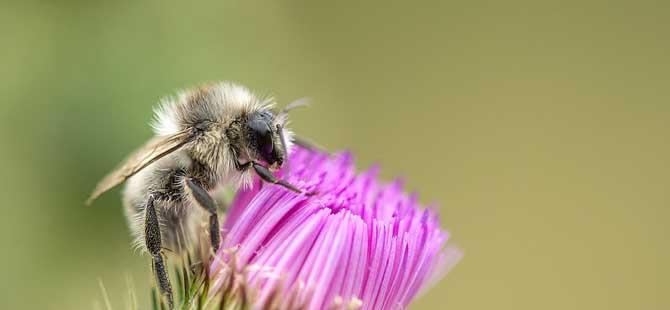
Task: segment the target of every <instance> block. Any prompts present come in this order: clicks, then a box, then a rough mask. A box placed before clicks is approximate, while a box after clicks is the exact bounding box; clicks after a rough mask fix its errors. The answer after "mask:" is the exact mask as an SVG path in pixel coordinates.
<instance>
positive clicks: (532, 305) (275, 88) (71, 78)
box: [0, 0, 670, 309]
mask: <svg viewBox="0 0 670 310" xmlns="http://www.w3.org/2000/svg"><path fill="white" fill-rule="evenodd" d="M669 8H670V7H669V5H668V2H663V1H658V2H643V1H628V2H612V1H600V2H596V1H556V2H543V3H539V2H538V1H468V2H458V3H456V2H453V3H443V2H441V1H434V2H431V3H419V2H412V3H410V2H403V3H395V2H394V3H391V2H388V1H387V2H377V3H368V4H360V3H357V2H353V1H352V2H349V3H345V2H339V1H329V2H327V3H318V4H317V3H313V2H308V1H304V2H289V1H276V2H259V1H241V0H236V1H211V2H191V3H185V2H181V1H157V0H155V1H129V0H124V1H114V2H112V1H52V2H50V1H15V2H14V3H6V2H3V3H2V4H0V39H1V41H0V73H1V74H0V137H1V139H2V143H1V144H0V147H1V148H2V151H1V152H0V159H1V162H2V163H3V164H4V165H3V167H2V169H1V171H2V174H1V175H2V178H0V191H1V192H0V194H1V195H2V196H1V197H2V199H1V201H2V211H3V212H2V215H1V216H0V240H1V241H2V250H1V251H2V252H1V254H0V266H1V267H0V268H1V269H0V278H1V280H0V308H2V309H90V308H91V307H92V306H93V305H94V303H95V302H96V301H97V302H99V301H101V297H100V289H99V288H98V279H101V280H102V281H103V282H104V283H105V285H106V286H107V288H108V290H109V293H110V295H111V299H112V301H113V304H114V306H115V308H117V309H121V308H123V307H124V305H125V302H124V299H125V298H126V290H127V289H126V287H127V286H126V278H127V277H130V278H132V282H133V283H134V284H135V286H136V287H137V289H138V291H139V292H140V293H141V296H140V297H141V298H142V299H141V304H142V305H144V306H146V305H148V299H146V298H147V294H146V293H145V292H146V291H147V289H146V288H147V284H146V283H147V282H148V280H149V277H150V275H149V272H150V271H149V268H148V261H147V259H146V257H141V256H139V255H137V254H136V253H133V251H132V250H131V249H130V247H129V243H130V237H129V235H128V232H127V228H126V225H125V222H124V218H123V216H122V212H121V210H122V209H121V207H120V201H119V194H118V190H117V191H114V192H112V193H111V194H108V195H106V196H104V197H103V198H102V199H101V200H100V201H99V202H98V203H97V204H96V205H95V206H94V207H92V208H86V207H84V206H83V203H82V202H83V200H84V199H85V197H86V195H87V194H88V193H89V191H90V190H91V189H92V187H93V185H94V184H95V182H96V181H98V179H99V178H100V177H101V176H103V175H104V174H105V173H106V172H107V171H108V170H110V169H111V168H112V167H114V166H115V165H116V164H117V163H118V162H119V160H120V159H122V158H123V157H124V156H125V155H126V154H127V153H128V152H129V151H131V150H132V149H133V148H135V147H136V146H138V145H139V144H141V143H142V142H143V141H145V140H146V139H147V138H148V137H149V136H150V135H151V131H150V128H149V126H148V125H147V122H148V121H149V120H150V119H151V116H152V106H153V105H154V104H155V103H156V102H157V100H158V99H159V98H160V97H161V96H163V95H166V94H170V93H172V92H173V91H174V90H176V89H179V88H185V87H190V86H194V85H197V84H199V83H201V82H204V81H212V80H234V81H238V82H240V83H243V84H245V85H247V86H249V87H251V88H252V89H254V90H257V91H259V92H261V93H265V94H268V93H271V94H274V95H275V96H276V97H277V98H278V100H279V101H280V102H281V103H287V102H289V101H291V100H294V99H296V98H300V97H304V96H308V97H311V98H312V101H313V103H314V104H313V106H312V107H310V108H309V109H304V110H300V111H299V112H296V113H294V114H293V124H294V125H293V127H294V128H295V129H296V130H297V131H299V132H300V133H302V134H303V135H305V136H308V137H311V138H312V139H314V140H316V141H318V142H320V143H321V144H323V145H325V146H326V147H328V148H330V149H332V150H336V149H345V148H347V149H352V150H353V151H354V152H355V153H356V155H357V158H358V159H359V167H361V168H364V167H366V166H369V165H370V164H372V163H375V162H378V163H380V164H381V165H382V167H383V176H384V177H385V178H386V179H390V178H392V177H393V176H396V175H404V176H406V177H407V179H408V186H409V188H410V189H413V190H418V191H419V192H420V193H421V195H422V196H421V197H422V201H423V202H425V203H431V202H437V203H439V204H440V205H441V212H442V221H443V223H444V225H445V227H447V228H449V229H450V230H451V231H452V233H453V236H454V238H453V240H454V242H456V243H457V244H459V245H461V246H462V247H463V248H464V249H465V251H466V256H465V259H464V260H463V261H462V262H461V263H460V264H459V265H458V266H457V267H456V268H455V269H454V270H453V272H452V273H451V274H450V275H449V276H448V277H447V278H446V279H445V280H443V281H442V282H440V283H439V284H438V285H437V286H436V287H435V288H433V289H432V290H431V291H429V292H428V293H427V294H426V295H424V296H422V297H421V298H419V299H417V301H416V302H415V303H414V304H413V308H414V309H670V294H669V292H670V267H669V266H668V261H669V259H670V247H669V246H668V238H669V237H670V231H669V230H670V229H669V228H668V224H669V219H670V206H669V202H670V194H669V193H670V190H669V186H670V181H669V178H670V177H669V175H670V167H669V165H668V158H669V157H670V146H669V144H668V142H669V139H670V128H669V127H670V124H669V122H670V101H669V99H670V74H669V72H670V65H669V63H670V58H669V57H668V55H670V41H668V38H669V37H670V11H669Z"/></svg>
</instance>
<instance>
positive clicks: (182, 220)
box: [87, 82, 310, 305]
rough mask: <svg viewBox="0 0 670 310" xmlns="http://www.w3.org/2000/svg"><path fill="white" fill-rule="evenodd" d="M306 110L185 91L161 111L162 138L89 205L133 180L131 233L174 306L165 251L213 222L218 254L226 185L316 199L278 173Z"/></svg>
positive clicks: (108, 180)
mask: <svg viewBox="0 0 670 310" xmlns="http://www.w3.org/2000/svg"><path fill="white" fill-rule="evenodd" d="M300 105H304V102H303V101H296V102H294V103H292V104H289V105H287V106H286V107H285V108H284V109H283V110H281V111H279V112H276V111H274V110H273V108H274V106H275V102H274V99H272V98H261V97H258V96H256V95H254V94H253V93H252V92H251V91H250V90H248V89H247V88H245V87H243V86H240V85H237V84H234V83H230V82H218V83H210V84H206V85H203V86H200V87H197V88H194V89H190V90H185V91H181V92H179V93H178V94H177V95H176V96H174V97H166V98H164V99H162V100H161V101H160V103H159V105H158V107H157V108H156V109H155V117H154V121H153V122H152V124H151V125H152V127H153V129H154V133H155V136H154V137H153V138H152V139H150V140H149V141H148V142H147V143H146V144H145V145H144V146H142V147H141V148H140V149H138V150H137V151H136V152H134V153H133V154H132V155H131V156H129V157H128V158H127V159H126V160H125V161H124V162H123V163H122V164H121V165H120V166H119V167H118V168H117V169H115V170H113V171H112V172H111V173H110V174H109V175H107V176H106V177H105V178H104V179H103V180H102V181H100V183H98V185H97V187H96V188H95V190H94V191H93V193H92V194H91V196H90V197H89V199H88V201H87V203H88V204H90V203H92V202H93V201H94V200H95V199H96V198H97V197H99V196H100V195H101V194H103V193H104V192H106V191H108V190H110V189H112V188H113V187H115V186H117V185H119V184H121V183H124V182H126V181H127V182H126V187H125V190H124V191H123V204H124V207H125V211H126V216H127V218H128V223H129V226H130V229H131V231H132V232H133V235H135V236H136V243H137V244H140V245H142V248H143V249H145V250H146V251H147V252H148V253H149V254H150V255H151V257H152V260H153V265H154V271H155V273H156V278H157V281H158V283H159V287H160V290H161V293H162V294H163V296H165V297H166V298H167V299H168V301H169V304H170V305H172V288H171V285H170V281H169V278H168V276H167V273H166V272H165V263H164V261H163V254H162V253H163V252H162V250H163V249H164V248H169V249H170V250H171V251H174V252H180V251H183V250H184V249H187V248H188V247H190V246H191V244H189V243H190V242H193V240H199V238H197V237H194V236H197V235H198V232H199V229H201V226H202V225H200V223H202V222H203V218H206V217H207V216H209V224H208V227H209V229H208V230H209V237H210V238H209V239H210V240H209V243H210V244H211V248H212V249H213V250H214V251H215V252H216V251H217V250H218V247H219V243H220V236H219V220H218V208H217V206H216V202H215V200H214V199H213V198H212V197H211V195H210V192H212V191H213V190H215V189H217V188H218V187H220V186H224V185H228V186H233V187H239V186H246V185H249V184H250V183H251V180H252V177H253V174H256V175H258V176H259V177H260V179H261V180H263V181H265V182H268V183H271V184H276V185H278V186H282V187H284V188H286V189H287V190H291V191H294V192H296V193H299V194H310V193H304V192H303V191H302V190H301V189H299V188H297V187H296V186H294V185H292V184H290V183H288V182H287V181H285V180H282V179H280V178H277V177H276V176H274V175H273V172H275V171H277V170H279V168H281V167H282V166H284V163H285V161H286V158H287V157H288V153H289V152H290V149H291V146H292V144H293V142H294V140H295V137H294V136H293V133H292V132H291V131H290V130H289V129H287V128H286V125H287V123H288V118H287V117H288V111H289V110H290V109H292V108H295V107H297V106H300ZM303 145H304V146H309V145H305V144H304V143H303ZM285 168H287V167H285Z"/></svg>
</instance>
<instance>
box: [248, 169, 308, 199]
mask: <svg viewBox="0 0 670 310" xmlns="http://www.w3.org/2000/svg"><path fill="white" fill-rule="evenodd" d="M252 165H253V167H254V170H255V171H256V174H258V176H260V177H261V179H263V181H265V182H268V183H272V184H277V185H280V186H283V187H285V188H287V189H290V190H292V191H294V192H296V193H298V194H302V190H300V189H299V188H297V187H296V186H295V185H293V184H291V183H289V182H288V181H286V180H282V179H277V177H275V176H274V175H273V174H272V172H270V170H269V169H268V168H266V167H265V166H263V165H261V164H259V163H256V162H253V163H252ZM308 194H311V193H308Z"/></svg>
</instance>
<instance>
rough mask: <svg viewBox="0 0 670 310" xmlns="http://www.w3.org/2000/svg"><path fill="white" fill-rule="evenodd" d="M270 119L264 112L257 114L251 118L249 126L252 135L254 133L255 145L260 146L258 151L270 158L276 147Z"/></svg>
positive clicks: (264, 156)
mask: <svg viewBox="0 0 670 310" xmlns="http://www.w3.org/2000/svg"><path fill="white" fill-rule="evenodd" d="M270 121H271V120H268V119H266V117H264V115H263V114H256V115H253V116H252V117H251V118H249V121H248V122H247V126H249V130H250V133H251V135H253V140H255V145H256V147H257V148H258V152H259V153H260V155H261V156H262V157H263V158H264V159H266V160H267V159H269V158H270V157H272V151H273V149H274V145H273V141H272V134H273V133H272V129H271V127H270V125H269V124H270Z"/></svg>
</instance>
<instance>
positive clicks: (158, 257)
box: [144, 195, 174, 309]
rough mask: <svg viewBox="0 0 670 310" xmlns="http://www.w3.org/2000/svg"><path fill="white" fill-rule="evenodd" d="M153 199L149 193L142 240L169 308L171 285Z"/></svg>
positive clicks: (171, 300)
mask: <svg viewBox="0 0 670 310" xmlns="http://www.w3.org/2000/svg"><path fill="white" fill-rule="evenodd" d="M154 201H155V197H154V195H150V196H149V200H148V201H147V206H146V208H145V210H144V212H145V218H144V240H145V242H146V246H147V250H148V251H149V254H151V259H152V260H153V269H154V272H155V274H156V280H157V281H158V286H159V289H160V292H161V294H162V295H163V296H165V297H166V298H167V300H168V306H169V308H170V309H173V308H174V299H173V297H172V285H170V279H169V278H168V275H167V270H166V269H165V262H164V261H163V255H162V253H161V243H162V240H161V229H160V226H159V222H158V215H157V214H156V207H155V206H154Z"/></svg>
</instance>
